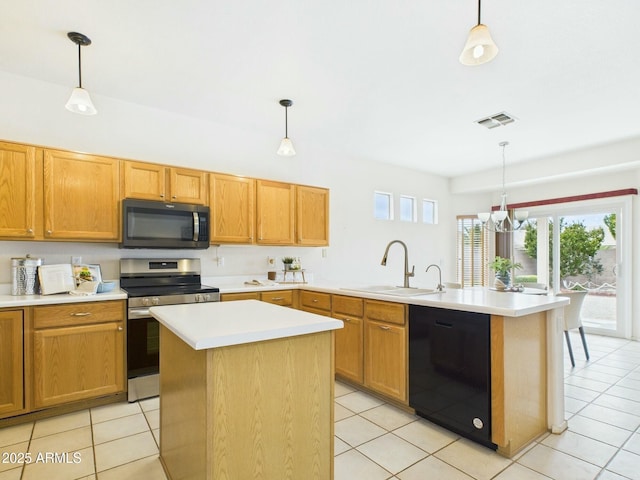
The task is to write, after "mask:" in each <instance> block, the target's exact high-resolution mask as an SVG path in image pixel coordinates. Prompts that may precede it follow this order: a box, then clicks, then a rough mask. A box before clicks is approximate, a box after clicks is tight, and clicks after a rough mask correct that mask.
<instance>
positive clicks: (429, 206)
mask: <svg viewBox="0 0 640 480" xmlns="http://www.w3.org/2000/svg"><path fill="white" fill-rule="evenodd" d="M422 223H430V224H436V223H438V203H437V202H436V201H435V200H429V199H427V198H423V199H422Z"/></svg>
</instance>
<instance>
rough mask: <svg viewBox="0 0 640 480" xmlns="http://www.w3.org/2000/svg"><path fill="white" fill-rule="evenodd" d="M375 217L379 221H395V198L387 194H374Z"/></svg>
mask: <svg viewBox="0 0 640 480" xmlns="http://www.w3.org/2000/svg"><path fill="white" fill-rule="evenodd" d="M373 201H374V205H373V216H374V217H375V218H376V219H378V220H393V196H392V195H391V194H390V193H386V192H373Z"/></svg>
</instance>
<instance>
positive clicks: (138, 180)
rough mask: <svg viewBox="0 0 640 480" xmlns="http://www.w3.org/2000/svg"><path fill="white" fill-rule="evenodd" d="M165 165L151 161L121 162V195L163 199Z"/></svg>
mask: <svg viewBox="0 0 640 480" xmlns="http://www.w3.org/2000/svg"><path fill="white" fill-rule="evenodd" d="M164 169H165V167H164V166H163V165H156V164H153V163H143V162H130V161H128V160H127V161H124V162H123V183H122V195H123V196H124V198H140V199H142V200H158V201H161V200H164V199H165V188H166V187H165V183H166V181H165V176H166V175H165V171H164Z"/></svg>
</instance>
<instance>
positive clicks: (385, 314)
mask: <svg viewBox="0 0 640 480" xmlns="http://www.w3.org/2000/svg"><path fill="white" fill-rule="evenodd" d="M406 312H407V309H406V305H404V304H402V303H391V302H379V301H376V300H367V301H366V302H365V315H366V317H367V319H369V320H378V321H380V322H387V323H397V324H398V325H404V324H405V318H406Z"/></svg>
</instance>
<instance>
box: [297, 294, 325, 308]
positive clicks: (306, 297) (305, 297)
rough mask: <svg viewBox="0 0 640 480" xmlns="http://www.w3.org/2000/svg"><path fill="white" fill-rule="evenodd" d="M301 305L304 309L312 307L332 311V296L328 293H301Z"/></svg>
mask: <svg viewBox="0 0 640 480" xmlns="http://www.w3.org/2000/svg"><path fill="white" fill-rule="evenodd" d="M300 294H301V296H300V303H301V304H302V306H304V307H311V308H315V309H320V310H331V295H330V294H328V293H318V292H309V291H306V290H303V291H302V292H300Z"/></svg>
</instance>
